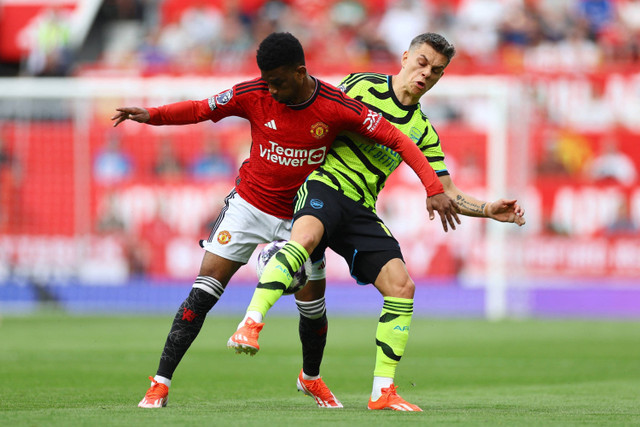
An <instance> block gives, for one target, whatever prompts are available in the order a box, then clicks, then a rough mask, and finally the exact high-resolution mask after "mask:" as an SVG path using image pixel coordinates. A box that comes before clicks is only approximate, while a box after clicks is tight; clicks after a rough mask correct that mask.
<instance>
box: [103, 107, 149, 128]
mask: <svg viewBox="0 0 640 427" xmlns="http://www.w3.org/2000/svg"><path fill="white" fill-rule="evenodd" d="M116 111H117V113H116V114H114V115H113V117H111V120H115V122H114V123H113V127H116V126H118V125H119V124H120V123H122V122H124V121H125V120H133V121H136V122H138V123H147V122H148V121H149V119H150V118H151V116H150V114H149V111H147V110H146V109H144V108H140V107H120V108H116Z"/></svg>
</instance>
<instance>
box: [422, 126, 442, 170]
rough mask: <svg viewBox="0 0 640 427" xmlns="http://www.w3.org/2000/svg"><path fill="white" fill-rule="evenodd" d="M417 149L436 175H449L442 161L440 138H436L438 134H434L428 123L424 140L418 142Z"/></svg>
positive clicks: (434, 131) (433, 129)
mask: <svg viewBox="0 0 640 427" xmlns="http://www.w3.org/2000/svg"><path fill="white" fill-rule="evenodd" d="M418 147H419V148H420V150H421V151H422V153H423V154H424V156H425V157H426V158H427V160H429V163H430V164H431V167H432V168H433V170H434V171H436V175H438V176H443V175H449V170H448V169H447V165H446V164H445V161H444V158H445V155H444V151H443V150H442V145H441V144H440V136H438V132H436V130H435V128H434V127H433V125H432V124H431V123H429V125H428V127H427V132H426V135H425V136H424V138H422V139H421V140H420V141H419V142H418Z"/></svg>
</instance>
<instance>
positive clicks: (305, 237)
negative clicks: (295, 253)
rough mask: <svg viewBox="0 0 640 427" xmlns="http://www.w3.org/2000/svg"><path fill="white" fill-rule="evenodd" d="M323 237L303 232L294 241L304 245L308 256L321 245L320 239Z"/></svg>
mask: <svg viewBox="0 0 640 427" xmlns="http://www.w3.org/2000/svg"><path fill="white" fill-rule="evenodd" d="M321 238H322V236H317V235H316V234H314V233H308V232H301V233H298V234H297V235H296V237H295V239H292V240H294V241H295V242H296V243H298V244H300V245H302V247H303V248H305V250H306V251H307V253H308V254H311V252H313V250H314V249H315V248H316V246H318V244H320V239H321Z"/></svg>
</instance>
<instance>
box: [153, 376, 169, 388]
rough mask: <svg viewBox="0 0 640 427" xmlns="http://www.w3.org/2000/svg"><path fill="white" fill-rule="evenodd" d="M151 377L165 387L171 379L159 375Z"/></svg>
mask: <svg viewBox="0 0 640 427" xmlns="http://www.w3.org/2000/svg"><path fill="white" fill-rule="evenodd" d="M153 379H154V380H156V381H157V382H159V383H160V384H164V385H166V386H167V387H171V380H170V379H169V378H165V377H163V376H161V375H156V376H155V377H153ZM151 385H153V383H151Z"/></svg>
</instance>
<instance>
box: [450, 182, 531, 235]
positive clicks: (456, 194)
mask: <svg viewBox="0 0 640 427" xmlns="http://www.w3.org/2000/svg"><path fill="white" fill-rule="evenodd" d="M439 178H440V182H441V183H442V186H443V187H444V192H445V194H447V195H448V196H449V197H451V198H452V199H454V200H455V201H456V202H457V203H458V207H459V208H460V211H459V212H460V213H461V214H462V215H466V216H475V217H485V218H491V219H494V220H496V221H500V222H512V223H514V224H517V225H519V226H522V225H524V224H525V222H526V221H525V219H524V208H522V206H520V205H519V204H518V203H517V201H516V200H515V199H510V200H506V199H499V200H496V201H494V202H485V201H482V200H479V199H476V198H475V197H473V196H470V195H468V194H466V193H464V192H463V191H462V190H460V189H459V188H458V187H457V186H456V185H455V184H454V183H453V180H452V179H451V176H449V175H444V176H441V177H439Z"/></svg>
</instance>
